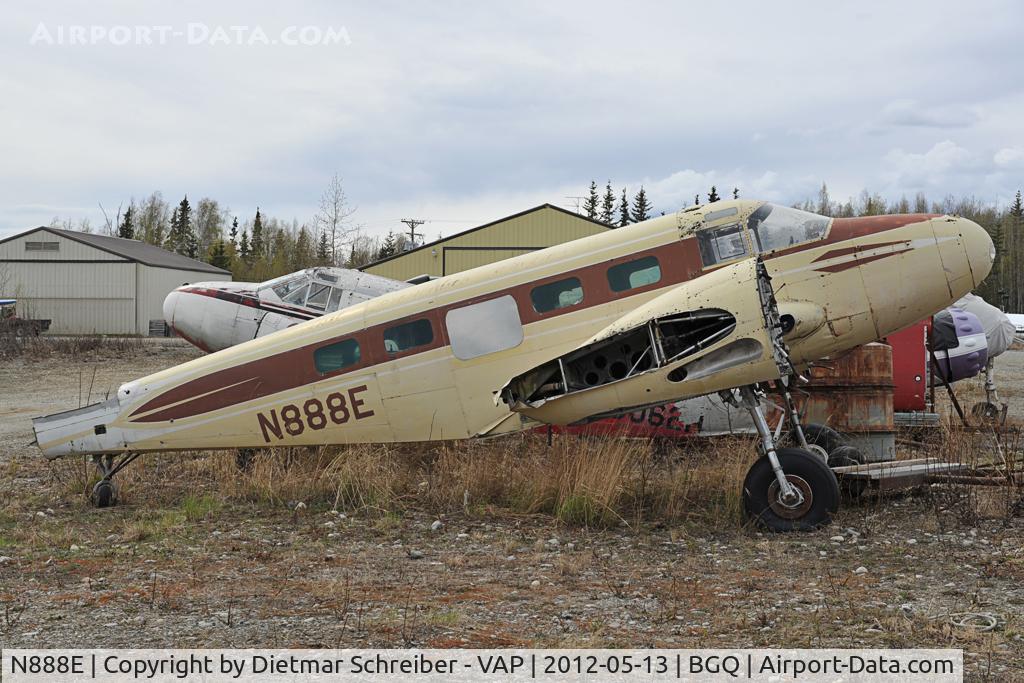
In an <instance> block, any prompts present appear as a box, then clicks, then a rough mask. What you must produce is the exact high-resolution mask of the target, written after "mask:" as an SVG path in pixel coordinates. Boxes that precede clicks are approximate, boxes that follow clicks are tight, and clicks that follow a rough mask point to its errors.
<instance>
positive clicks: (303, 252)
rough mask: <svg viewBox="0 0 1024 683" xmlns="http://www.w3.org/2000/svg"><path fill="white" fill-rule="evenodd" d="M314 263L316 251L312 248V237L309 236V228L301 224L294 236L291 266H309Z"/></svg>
mask: <svg viewBox="0 0 1024 683" xmlns="http://www.w3.org/2000/svg"><path fill="white" fill-rule="evenodd" d="M314 264H316V252H315V251H314V249H313V238H312V237H310V236H309V230H308V229H307V228H306V226H305V225H303V226H302V227H301V228H299V234H298V235H297V236H296V237H295V248H294V250H293V253H292V267H293V268H294V269H295V270H301V269H302V268H309V267H310V266H312V265H314Z"/></svg>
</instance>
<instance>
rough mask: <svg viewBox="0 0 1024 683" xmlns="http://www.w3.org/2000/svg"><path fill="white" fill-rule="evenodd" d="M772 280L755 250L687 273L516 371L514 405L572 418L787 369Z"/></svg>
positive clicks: (505, 397) (502, 395)
mask: <svg viewBox="0 0 1024 683" xmlns="http://www.w3.org/2000/svg"><path fill="white" fill-rule="evenodd" d="M779 329H780V325H779V320H778V310H777V307H776V305H775V299H774V295H773V294H772V290H771V285H770V279H769V278H768V275H767V272H766V271H765V269H764V266H763V264H762V263H761V262H760V261H759V260H758V259H756V258H750V259H747V260H744V261H740V262H737V263H734V264H732V265H729V266H724V267H722V268H719V269H718V270H715V271H712V272H710V273H707V274H705V275H703V276H701V277H699V278H697V279H695V280H691V281H689V282H685V283H683V284H681V285H678V286H676V287H673V288H671V289H669V290H668V291H666V292H664V293H663V294H661V295H660V296H658V297H656V298H654V299H652V300H650V301H649V302H647V303H645V304H643V305H642V306H640V307H639V308H637V309H635V310H633V311H630V312H628V313H626V314H624V315H623V316H621V317H620V318H618V319H617V320H615V321H614V322H613V323H612V324H610V325H608V326H607V327H605V328H604V329H603V330H601V331H600V332H598V333H597V334H595V335H594V336H593V337H591V338H590V339H588V340H587V341H585V342H584V343H583V344H581V345H579V346H577V347H576V348H573V349H572V350H570V351H568V352H566V353H563V354H561V355H559V356H557V357H554V358H551V359H550V360H549V361H547V362H545V363H543V364H541V365H538V366H536V367H533V368H531V369H530V370H528V371H526V372H524V373H521V374H519V375H517V376H516V377H513V378H512V379H510V380H509V381H508V382H507V383H506V384H505V385H504V386H503V387H502V388H501V389H500V390H499V391H498V392H497V393H498V399H499V400H502V401H504V402H505V403H506V404H507V405H508V406H509V407H510V408H511V409H512V410H513V411H515V412H519V413H522V414H524V415H526V416H528V417H530V418H533V419H535V420H538V421H540V422H545V423H548V424H570V423H573V422H578V421H581V420H584V419H586V418H590V417H597V416H604V415H609V414H617V413H622V412H626V411H629V410H633V409H636V408H638V407H641V406H646V405H654V404H658V403H663V402H665V401H668V400H675V399H681V398H685V397H689V396H699V395H703V394H707V393H711V392H715V391H721V390H723V389H728V388H732V387H735V386H738V385H741V384H751V383H753V382H758V381H766V380H768V379H773V378H777V377H779V376H780V375H782V374H787V373H788V359H787V357H786V354H785V349H784V347H783V346H782V345H781V339H780V338H779V337H778V331H779Z"/></svg>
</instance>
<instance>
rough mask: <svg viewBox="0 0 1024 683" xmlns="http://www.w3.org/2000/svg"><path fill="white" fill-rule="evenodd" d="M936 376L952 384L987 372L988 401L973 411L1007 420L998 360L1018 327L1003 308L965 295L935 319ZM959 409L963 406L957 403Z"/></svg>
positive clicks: (932, 363) (987, 417)
mask: <svg viewBox="0 0 1024 683" xmlns="http://www.w3.org/2000/svg"><path fill="white" fill-rule="evenodd" d="M931 338H932V349H931V353H932V354H934V358H931V359H930V362H929V365H930V366H931V374H932V379H933V381H935V382H938V383H939V384H941V385H943V386H946V387H948V386H949V385H951V384H953V383H955V382H959V381H960V380H964V379H968V378H970V377H974V376H976V375H978V374H980V373H982V372H984V373H985V400H984V401H981V402H979V403H976V404H975V405H974V406H973V407H972V408H971V413H972V414H973V415H974V416H975V417H978V418H981V419H982V420H995V419H997V418H999V417H1000V415H1002V420H1005V419H1006V409H1007V408H1008V406H1007V404H1005V403H1002V401H1001V400H1000V398H999V393H998V391H997V389H996V382H995V359H996V358H998V357H999V356H1000V355H1002V354H1003V353H1004V352H1005V351H1006V350H1007V349H1009V348H1010V345H1011V344H1013V342H1014V341H1015V340H1016V326H1015V325H1014V324H1013V322H1012V321H1011V320H1010V318H1009V317H1008V316H1007V315H1006V314H1005V313H1003V312H1002V311H1001V310H999V309H998V308H996V307H995V306H993V305H992V304H990V303H988V302H987V301H985V300H984V299H982V298H981V297H980V296H978V295H976V294H965V295H964V296H963V297H962V298H960V299H959V300H958V301H956V302H955V303H954V304H953V305H952V306H950V307H949V308H946V309H944V310H942V311H940V312H938V313H936V314H935V316H934V317H933V318H932V333H931ZM957 410H959V406H957Z"/></svg>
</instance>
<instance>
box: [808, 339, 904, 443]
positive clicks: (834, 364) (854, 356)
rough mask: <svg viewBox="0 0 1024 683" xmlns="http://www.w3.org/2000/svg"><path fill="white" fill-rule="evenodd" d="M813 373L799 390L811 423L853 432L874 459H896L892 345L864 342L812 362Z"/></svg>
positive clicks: (850, 437)
mask: <svg viewBox="0 0 1024 683" xmlns="http://www.w3.org/2000/svg"><path fill="white" fill-rule="evenodd" d="M810 378H811V383H810V384H807V385H804V386H803V387H802V389H803V391H801V392H798V396H797V401H798V403H799V404H801V409H802V411H803V414H804V423H805V424H806V423H810V422H816V423H819V424H825V425H828V426H829V427H831V428H832V429H835V430H836V431H838V432H841V433H842V434H845V435H847V436H848V437H849V439H850V441H851V442H852V444H853V445H854V446H856V447H857V448H858V449H859V450H860V451H861V453H863V454H864V457H865V458H866V459H867V460H868V461H869V462H878V461H882V460H893V459H895V457H896V431H895V430H896V428H895V424H894V422H893V406H892V399H893V379H892V348H891V347H889V346H888V345H887V344H878V343H873V344H866V345H864V346H858V347H857V348H855V349H853V350H852V351H850V352H849V353H847V354H845V355H843V356H841V357H839V358H836V359H834V360H830V361H823V362H822V364H821V365H818V366H815V367H813V368H811V370H810ZM804 392H806V393H804Z"/></svg>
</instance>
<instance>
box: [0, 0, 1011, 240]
mask: <svg viewBox="0 0 1024 683" xmlns="http://www.w3.org/2000/svg"><path fill="white" fill-rule="evenodd" d="M737 3H738V4H737ZM737 3H731V4H729V5H714V4H710V5H702V6H700V7H696V8H694V7H689V6H682V5H680V6H675V5H671V4H667V5H661V6H658V7H657V8H656V9H652V10H651V11H649V12H644V13H630V12H623V11H619V10H612V9H607V10H605V11H595V10H594V7H593V6H592V5H591V4H588V3H584V2H582V1H577V2H566V3H556V4H551V3H542V2H539V1H536V2H534V1H531V0H524V3H523V4H519V5H514V6H513V5H509V6H501V7H498V8H495V7H491V6H488V7H486V8H484V7H480V8H477V7H476V6H473V7H470V6H464V5H459V6H457V7H456V6H452V7H441V8H438V7H433V6H431V7H429V8H428V7H426V6H424V7H418V6H407V7H403V9H402V11H401V12H395V10H394V8H393V7H391V6H390V5H387V4H385V5H382V6H378V5H366V4H364V5H359V4H345V5H339V4H337V3H302V2H299V3H289V4H287V5H276V6H266V7H255V6H253V5H252V4H251V3H243V2H239V1H235V2H231V1H226V2H223V3H216V4H214V5H196V4H186V5H184V6H182V5H167V6H158V5H152V4H145V3H135V4H130V5H125V6H120V5H118V6H106V5H103V4H93V5H83V4H82V3H76V2H69V1H65V2H61V1H59V0H55V1H54V2H49V3H44V4H37V5H34V6H33V5H26V4H21V5H17V4H16V5H15V6H13V7H11V8H7V10H8V11H7V12H6V13H5V17H4V22H3V23H2V25H0V59H2V60H3V63H4V64H5V65H6V67H7V68H5V69H4V70H3V71H2V72H0V92H2V93H4V97H3V99H2V101H0V127H2V130H3V131H4V135H2V136H0V158H2V159H3V160H4V163H3V164H2V165H0V233H3V232H5V231H6V232H10V231H13V230H17V229H22V228H25V227H27V226H29V225H35V224H37V223H40V222H43V223H46V222H49V220H50V219H51V218H52V217H53V213H52V212H51V211H50V209H51V208H60V207H66V208H67V210H68V212H69V213H71V212H74V214H75V215H74V216H73V217H74V218H75V219H76V220H77V219H78V218H80V217H82V214H86V215H87V216H88V217H91V219H92V222H93V224H94V225H95V224H97V223H98V221H99V220H100V218H101V217H100V216H99V211H98V208H95V209H94V208H91V207H96V206H97V204H98V203H100V202H102V203H103V205H104V206H106V207H108V208H109V207H112V206H113V207H116V206H117V205H118V204H119V203H122V202H126V201H127V200H128V199H129V198H130V197H133V196H134V197H136V198H140V197H143V196H146V195H148V194H149V193H150V192H152V191H153V190H157V189H159V190H161V191H162V192H163V193H164V196H165V197H167V198H168V199H176V198H180V197H181V196H182V195H184V194H186V193H188V194H189V196H190V197H202V196H210V197H214V198H216V199H218V200H219V201H220V202H221V203H222V204H224V205H227V206H229V207H231V208H232V209H233V210H234V211H236V212H238V213H239V215H240V216H251V215H252V214H253V213H254V211H255V207H256V206H257V205H259V206H261V207H263V208H265V209H266V210H269V211H271V212H274V211H280V212H285V211H287V212H290V213H289V214H285V215H283V216H282V217H283V218H291V216H292V215H294V216H295V217H297V218H298V219H299V220H300V221H301V220H306V219H308V218H310V217H311V216H312V214H313V212H314V211H315V210H316V204H317V200H318V198H319V196H320V193H321V191H322V189H323V188H324V187H325V186H326V184H327V181H328V179H329V178H330V177H331V176H332V175H333V174H334V173H339V174H340V175H341V176H342V177H343V178H344V179H345V183H346V189H347V190H348V193H349V195H350V196H351V197H352V200H353V202H354V203H355V204H357V205H359V206H360V211H359V214H358V215H359V216H360V218H361V220H364V221H366V222H367V223H368V224H369V223H372V224H375V225H376V224H379V225H381V226H384V225H385V224H390V225H392V226H393V227H394V228H395V229H398V228H400V227H401V225H400V224H398V223H397V219H398V218H400V217H402V216H403V214H404V213H407V212H410V211H414V210H416V209H417V207H420V208H419V210H418V211H419V213H420V215H419V217H421V218H427V219H432V218H436V219H438V220H440V219H442V218H452V219H457V220H459V221H472V220H476V219H478V218H488V217H491V218H493V217H497V216H501V215H505V214H507V213H512V212H514V211H516V210H521V209H523V208H527V207H528V206H532V205H534V204H536V203H539V202H541V201H553V202H556V203H558V202H561V203H563V204H565V203H568V202H569V200H566V199H564V197H565V196H566V195H578V194H582V193H583V192H584V191H585V188H586V187H587V185H588V184H589V182H590V180H591V179H592V178H593V179H595V180H597V181H598V183H599V184H601V185H603V184H604V182H603V181H604V180H605V179H607V178H611V179H612V180H613V182H614V184H615V186H616V187H617V188H621V186H622V185H623V184H626V185H628V186H629V187H630V188H631V192H632V191H635V188H636V187H637V186H638V185H639V184H640V183H645V184H646V186H647V189H648V190H649V191H650V193H651V196H652V199H653V200H654V202H655V204H656V206H657V208H658V209H659V210H660V209H665V210H669V209H670V208H673V207H678V206H682V205H686V204H688V203H690V202H692V201H693V195H694V194H695V193H697V192H700V193H701V194H704V193H706V192H707V190H708V188H709V187H710V185H712V184H715V185H717V186H718V189H719V192H720V193H721V194H722V195H723V196H727V194H728V193H729V192H731V189H732V187H733V186H739V187H740V189H741V191H742V193H743V196H748V197H749V196H755V195H756V196H759V197H763V198H765V199H770V200H774V201H781V202H785V203H792V202H796V201H800V200H802V199H803V198H804V197H806V196H808V195H810V194H813V193H814V192H815V191H816V189H817V188H818V187H819V186H820V183H821V182H822V181H828V183H829V187H830V188H832V189H833V190H834V193H836V194H838V192H835V191H838V190H844V191H845V190H848V191H849V192H851V193H855V192H858V191H859V190H860V188H862V187H865V186H867V187H870V188H872V189H881V188H884V189H885V190H886V191H891V192H894V193H897V194H898V193H901V192H905V191H913V189H914V188H916V187H919V186H920V187H925V188H927V189H928V190H929V191H935V192H957V193H970V192H978V193H979V194H980V193H981V192H982V191H986V192H991V193H993V195H995V194H998V193H1002V192H1003V191H1004V189H1005V186H1007V185H1008V184H1009V183H1011V182H1014V181H1013V180H1012V178H1010V176H1011V175H1012V174H1011V171H1012V170H1013V169H1014V168H1016V164H1018V163H1019V159H1018V157H1017V156H1015V154H1016V152H1014V151H1013V150H1017V149H1021V148H1022V147H1021V145H1022V144H1024V140H1022V139H1021V138H1020V133H1019V112H1020V110H1021V106H1024V101H1022V97H1021V96H1020V95H1019V94H1017V93H1015V92H1013V91H1011V90H1009V89H1008V88H1007V85H1006V84H1007V83H1008V82H1012V78H1013V77H1014V76H1015V68H1016V63H1017V62H1018V61H1019V59H1018V57H1019V55H1017V54H1016V52H1017V50H1018V48H1017V45H1018V44H1019V41H1018V40H1017V38H1018V36H1017V35H1016V33H1017V27H1018V26H1019V25H1020V24H1021V21H1020V19H1021V18H1022V10H1021V8H1020V6H1019V4H1018V3H1015V2H1012V1H1010V0H983V5H984V8H983V10H979V9H978V8H977V7H975V6H971V5H966V4H960V5H956V4H952V5H945V6H942V7H936V6H934V5H933V4H930V3H926V2H923V1H919V2H907V3H897V4H896V5H893V6H891V7H887V8H886V10H885V13H886V20H885V21H878V19H877V13H876V12H872V11H865V10H864V9H863V8H862V7H861V6H860V5H839V6H832V5H829V6H828V7H827V8H826V7H824V6H822V5H821V3H815V2H811V1H810V0H795V1H794V3H793V5H792V6H791V7H790V9H789V11H787V12H779V11H778V10H777V9H776V8H775V7H774V6H772V5H770V4H766V3H758V2H752V1H745V0H737ZM192 21H199V22H204V23H206V24H209V25H223V26H232V25H241V24H244V25H248V26H255V25H259V26H261V27H262V28H263V29H264V30H265V31H266V32H267V33H268V34H270V35H274V32H275V31H276V30H278V29H280V28H281V27H284V26H292V25H298V26H301V25H306V24H312V25H317V26H321V27H323V26H344V27H345V29H346V30H347V33H348V35H349V37H350V39H351V43H350V44H341V45H335V46H332V47H296V48H281V47H269V46H264V47H260V46H254V47H249V46H244V45H232V46H188V45H180V44H171V45H165V46H152V47H145V46H135V45H129V46H124V47H114V46H109V45H108V46H100V47H92V46H80V47H70V46H38V45H37V46H31V45H29V38H30V37H31V36H32V34H33V31H34V30H35V29H36V27H37V26H38V24H39V23H40V22H45V23H46V24H47V25H49V26H52V27H55V26H56V25H60V24H86V25H88V24H99V25H115V24H118V25H123V24H125V25H165V24H177V25H181V24H185V23H187V22H192ZM723 25H728V26H729V42H728V47H727V48H726V47H724V44H723V43H722V35H721V33H720V32H715V31H708V30H707V27H708V26H723ZM949 26H957V31H954V32H950V31H949V30H948V27H949ZM865 35H869V36H870V37H871V38H870V41H869V42H868V43H866V42H865V38H864V36H865ZM935 35H942V36H943V40H941V41H937V40H934V36H935ZM908 45H913V46H914V49H913V50H908V49H907V46H908ZM950 83H957V84H960V85H958V87H957V88H956V92H957V93H959V95H958V96H959V99H958V100H954V99H952V98H946V99H945V100H937V99H936V96H935V93H943V92H946V93H948V92H950ZM865 122H869V123H865ZM869 133H870V134H869ZM954 134H955V135H954ZM947 137H948V138H951V139H952V138H954V137H955V140H956V143H955V145H954V147H956V148H958V149H960V150H963V151H966V150H970V154H969V155H968V156H969V158H967V157H964V156H962V155H961V156H959V157H957V156H956V154H955V153H956V150H955V149H954V150H949V149H945V148H941V147H940V148H939V149H934V148H935V147H936V146H937V141H940V144H941V141H942V140H943V139H944V138H947ZM947 142H948V141H947ZM949 144H953V143H952V142H950V143H949ZM921 150H926V151H921ZM1007 150H1009V151H1007ZM950 154H953V156H950ZM1000 174H1002V175H1000ZM33 206H36V207H39V208H35V209H34V208H32V207H33ZM83 207H84V208H83ZM488 207H491V208H488ZM60 213H61V214H62V217H66V216H64V215H63V210H61V211H60ZM380 229H384V228H383V227H382V228H380Z"/></svg>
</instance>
